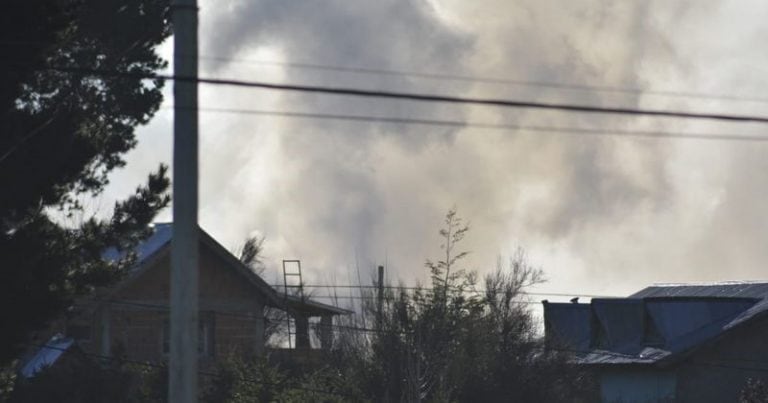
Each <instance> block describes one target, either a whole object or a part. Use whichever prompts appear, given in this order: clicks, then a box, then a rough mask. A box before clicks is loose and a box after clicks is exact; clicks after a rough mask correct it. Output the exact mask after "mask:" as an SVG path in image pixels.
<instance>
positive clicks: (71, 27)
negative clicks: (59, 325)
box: [0, 0, 170, 366]
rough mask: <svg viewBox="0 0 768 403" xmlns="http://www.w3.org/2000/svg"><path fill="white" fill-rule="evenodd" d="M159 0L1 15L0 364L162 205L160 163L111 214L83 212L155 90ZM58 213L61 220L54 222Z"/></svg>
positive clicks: (92, 279)
mask: <svg viewBox="0 0 768 403" xmlns="http://www.w3.org/2000/svg"><path fill="white" fill-rule="evenodd" d="M167 9H168V2H167V0H141V1H131V2H124V1H120V0H11V1H9V2H6V3H5V4H4V10H3V12H2V13H1V14H2V15H1V16H0V38H2V42H0V49H2V51H3V53H4V54H5V55H12V57H8V58H5V59H4V60H3V61H2V62H0V127H2V134H1V135H0V189H3V197H0V329H3V332H2V336H0V366H3V365H8V364H9V363H10V362H11V360H12V359H14V358H15V357H17V356H18V355H19V352H20V351H21V350H22V349H24V348H26V347H29V346H28V345H25V343H26V342H27V341H28V340H29V336H30V333H31V332H32V331H34V330H37V329H41V328H43V327H44V326H45V325H46V324H47V323H48V322H49V321H50V320H52V319H54V318H57V317H60V316H61V315H62V314H63V313H64V312H65V309H66V308H67V307H69V306H71V304H72V302H73V301H74V299H75V298H77V297H79V296H82V295H85V294H87V293H89V292H90V291H92V290H93V289H94V288H95V287H98V286H102V285H106V284H109V283H111V282H112V281H114V280H115V279H117V278H118V277H119V276H120V273H121V272H122V269H123V268H125V267H127V266H128V265H130V264H131V262H132V259H133V256H132V255H131V254H126V255H124V257H123V258H122V259H120V260H119V261H118V262H107V261H104V260H103V259H102V253H103V252H104V250H106V249H107V248H110V247H111V248H116V249H117V250H118V251H129V250H132V249H133V246H134V245H135V244H136V243H137V242H138V241H139V240H141V239H142V238H143V237H145V236H147V235H148V224H149V223H150V222H151V220H152V219H153V217H154V216H155V214H156V213H157V212H158V211H159V210H160V209H162V208H164V207H165V206H166V205H167V204H168V202H169V196H168V194H167V189H168V185H169V181H168V178H167V177H166V168H165V167H164V166H161V167H160V168H159V169H158V170H157V172H155V173H153V174H151V175H150V176H149V180H148V182H147V183H146V184H145V185H143V186H141V187H139V188H137V189H136V192H135V193H134V194H133V195H132V196H130V197H129V198H128V199H126V200H124V201H121V202H118V203H116V204H115V206H114V208H113V211H112V214H111V217H108V218H101V219H100V218H95V217H86V216H85V215H86V212H85V211H84V209H83V203H82V200H85V199H87V198H90V197H93V196H96V195H98V194H99V193H101V192H102V191H103V190H104V187H105V186H106V185H107V183H108V179H107V178H108V174H109V173H110V172H111V171H112V170H114V169H115V168H118V167H120V166H122V165H123V164H124V161H123V159H122V156H123V155H124V154H125V153H126V152H127V151H128V150H130V149H131V148H133V147H134V146H135V144H136V140H135V137H134V129H135V128H136V126H138V125H142V124H145V123H147V122H148V121H149V119H150V118H151V117H152V116H153V114H154V113H155V112H156V111H157V109H158V107H159V104H160V101H161V99H162V95H161V87H162V85H163V83H162V82H161V81H158V80H154V81H147V80H139V79H128V78H125V77H121V76H103V75H101V76H96V75H93V74H89V73H87V72H81V71H83V70H82V69H102V70H110V71H114V72H117V73H142V74H147V73H152V72H155V71H156V70H158V69H160V68H162V67H164V66H165V62H164V61H163V60H162V59H161V58H160V57H159V56H158V55H157V54H156V53H155V50H154V49H155V47H156V45H158V44H159V43H160V42H161V41H163V40H164V39H165V38H166V37H168V35H169V34H170V27H169V23H168V21H167V18H166V13H167ZM63 222H66V223H67V225H64V224H62V223H63Z"/></svg>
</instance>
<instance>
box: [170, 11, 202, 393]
mask: <svg viewBox="0 0 768 403" xmlns="http://www.w3.org/2000/svg"><path fill="white" fill-rule="evenodd" d="M171 7H172V9H171V10H172V13H173V14H172V22H173V35H174V38H173V70H174V76H175V78H176V79H175V80H174V82H173V104H174V117H173V238H171V320H170V322H171V323H170V325H171V326H170V327H171V329H170V331H171V334H170V344H171V356H170V363H169V367H168V371H169V374H168V377H169V382H168V400H169V401H170V402H171V403H195V402H197V338H198V329H197V313H198V312H197V310H198V307H197V302H198V301H197V299H198V295H197V293H198V286H197V283H198V250H197V247H198V244H197V237H198V226H197V197H198V195H197V176H198V175H197V169H198V152H197V148H198V147H197V128H198V121H197V81H196V79H197V0H173V3H172V5H171Z"/></svg>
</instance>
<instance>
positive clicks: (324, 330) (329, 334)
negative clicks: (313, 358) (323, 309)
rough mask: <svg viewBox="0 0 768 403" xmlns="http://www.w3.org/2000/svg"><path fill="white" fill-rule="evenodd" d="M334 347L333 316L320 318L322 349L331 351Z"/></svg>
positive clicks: (327, 315)
mask: <svg viewBox="0 0 768 403" xmlns="http://www.w3.org/2000/svg"><path fill="white" fill-rule="evenodd" d="M332 345H333V315H330V314H326V315H323V316H321V317H320V348H322V349H324V350H330V349H331V346H332Z"/></svg>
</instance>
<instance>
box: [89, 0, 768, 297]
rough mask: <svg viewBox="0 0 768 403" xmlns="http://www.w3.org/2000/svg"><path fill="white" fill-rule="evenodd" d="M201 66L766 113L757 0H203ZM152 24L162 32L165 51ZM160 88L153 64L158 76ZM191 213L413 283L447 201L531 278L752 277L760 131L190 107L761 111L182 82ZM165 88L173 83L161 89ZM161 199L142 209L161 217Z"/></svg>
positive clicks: (132, 179)
mask: <svg viewBox="0 0 768 403" xmlns="http://www.w3.org/2000/svg"><path fill="white" fill-rule="evenodd" d="M200 10H201V11H200V18H201V28H200V38H201V44H200V46H201V50H200V54H201V55H202V56H203V58H202V59H201V72H200V75H201V76H205V77H225V78H237V79H243V80H259V81H270V82H290V83H300V84H311V85H329V86H344V87H355V88H370V89H385V90H392V91H407V92H420V93H440V94H452V95H461V96H478V97H480V96H483V97H495V98H509V99H521V100H535V101H546V102H571V103H579V104H588V105H606V106H608V105H610V106H627V107H643V108H655V109H674V110H695V111H712V112H721V113H725V112H732V113H739V114H747V113H751V114H762V115H768V103H759V102H747V101H733V100H722V99H720V100H718V99H711V98H707V99H702V98H690V97H689V98H684V97H673V96H663V95H659V94H658V92H695V93H708V94H728V95H733V96H735V97H739V98H748V97H752V98H755V97H757V98H759V97H761V96H764V94H766V93H768V49H767V48H766V46H765V39H766V38H768V24H765V21H767V20H768V3H766V2H764V1H757V0H756V1H739V2H731V1H648V0H639V1H636V2H631V1H625V2H621V3H620V4H616V3H615V2H609V1H579V2H563V1H540V0H531V1H506V0H487V1H479V0H477V1H475V0H473V1H466V0H463V1H462V0H446V1H440V0H423V1H419V0H376V1H349V0H347V1H341V0H338V1H334V0H324V1H320V0H291V1H286V0H272V1H259V0H227V1H212V0H209V1H201V4H200ZM170 48H171V46H170V43H168V44H167V46H164V47H163V49H162V51H163V54H165V55H168V56H170ZM265 61H272V62H293V63H312V64H323V65H334V66H346V67H361V68H370V69H384V70H398V71H414V72H422V73H428V74H455V75H463V76H472V77H486V78H500V79H505V80H514V81H528V82H530V81H534V82H547V83H568V84H576V85H589V86H595V87H611V88H627V89H642V90H643V91H645V92H644V93H643V94H642V95H640V94H637V93H631V92H616V91H614V92H609V91H576V90H565V89H555V88H550V87H542V86H521V85H512V84H501V83H498V82H497V83H489V82H482V81H458V80H445V79H436V78H418V77H402V76H391V75H389V76H388V75H375V74H362V73H349V72H344V73H342V72H333V71H327V70H325V71H324V70H315V69H299V68H288V67H285V66H282V67H281V66H279V65H274V64H265V63H263V62H265ZM168 89H169V90H170V86H169V88H168ZM200 91H201V92H200V93H201V108H203V109H204V110H203V111H202V112H201V114H200V122H201V131H200V135H201V142H200V146H201V148H200V161H201V177H200V192H201V194H200V196H201V200H200V221H201V225H202V226H203V228H205V229H206V230H208V231H209V233H211V235H213V236H214V237H215V238H217V239H218V240H219V241H220V242H221V243H222V244H224V245H225V246H227V247H235V246H236V245H237V244H239V243H240V242H241V241H242V239H244V237H245V236H246V235H248V234H252V233H257V232H258V233H262V234H264V235H266V236H267V242H266V255H267V258H268V261H269V268H268V272H267V273H268V274H267V277H268V280H269V281H272V280H274V279H275V278H276V273H277V272H278V267H279V262H280V260H281V259H284V258H286V259H291V258H296V259H301V260H302V263H303V267H304V270H305V273H306V276H307V277H308V278H307V279H306V280H305V281H311V282H336V283H349V282H354V283H356V282H357V278H356V271H355V267H356V265H357V266H359V267H360V268H361V270H363V272H364V273H363V274H364V276H365V280H367V279H368V278H369V274H368V273H369V271H370V269H371V268H372V267H374V266H375V265H376V264H383V263H385V262H386V263H387V266H388V276H389V277H390V278H391V279H395V278H399V279H402V280H403V281H405V282H408V283H413V282H415V281H416V280H417V279H424V278H426V273H427V271H426V269H425V268H424V266H423V263H424V260H425V258H428V257H436V256H438V254H439V253H440V249H439V245H440V240H439V238H438V237H437V230H438V228H439V226H440V223H441V219H442V216H443V215H444V214H445V212H446V211H447V210H448V209H449V208H451V207H453V206H455V207H457V208H458V211H459V214H460V215H461V216H462V217H464V218H465V219H467V220H469V221H470V222H471V227H472V229H471V231H470V233H469V234H468V236H467V238H466V242H465V245H464V248H465V249H466V250H469V251H471V252H472V254H471V255H470V257H469V258H468V260H467V261H466V267H467V268H470V269H477V270H478V271H480V272H483V271H487V270H489V269H492V268H493V267H494V266H495V264H496V260H497V258H498V257H499V256H502V257H506V256H508V255H509V254H510V253H511V251H513V250H514V249H515V248H517V247H518V246H519V247H522V248H524V249H525V250H526V251H527V252H528V256H529V259H530V261H531V262H532V263H534V264H535V265H538V266H541V267H542V268H543V269H544V270H545V272H546V274H547V276H548V277H549V279H550V281H549V282H548V283H547V284H545V285H543V286H541V287H539V289H540V290H549V291H558V292H573V293H575V294H579V293H592V294H611V295H617V294H626V293H629V292H631V291H634V290H636V289H639V288H642V287H644V286H646V285H648V284H650V283H654V282H682V281H685V282H694V281H697V282H700V281H715V280H718V281H719V280H746V279H752V280H755V279H766V278H768V265H766V262H768V247H766V241H768V215H766V214H765V211H766V209H767V208H768V200H766V199H768V198H767V197H766V196H768V158H767V157H768V143H745V142H735V141H702V140H690V139H687V140H686V139H647V138H646V139H643V138H626V137H619V136H589V135H579V134H567V133H565V134H564V133H559V134H557V133H543V132H532V131H525V130H487V129H479V128H472V127H464V128H444V127H442V128H441V127H429V126H417V125H383V124H371V123H361V122H337V121H319V120H309V119H295V118H294V119H289V118H281V117H265V116H260V115H250V114H243V113H221V112H212V111H210V110H209V111H205V109H206V108H208V109H210V108H220V109H221V108H224V109H233V108H234V109H254V110H281V111H301V112H317V113H343V114H362V115H375V116H388V117H410V118H423V119H446V120H465V121H471V122H481V123H507V124H515V125H527V126H559V127H578V128H593V129H616V130H657V131H658V130H660V131H674V132H703V133H722V134H766V135H768V133H766V132H767V131H768V130H766V129H768V126H765V125H763V126H760V125H749V124H746V125H745V124H722V123H715V122H709V121H698V122H693V121H683V120H673V119H650V118H643V119H638V118H628V117H616V116H600V115H586V114H568V113H560V112H557V113H555V112H541V111H533V110H513V109H500V108H487V107H483V108H480V107H473V108H469V107H458V106H451V105H441V104H418V103H413V102H403V101H394V100H372V99H360V98H348V97H337V96H326V95H305V94H297V93H278V92H274V91H264V90H254V89H243V88H231V87H211V86H201V88H200ZM167 94H168V96H167V99H166V101H165V106H166V107H168V106H170V105H172V103H173V102H172V99H171V97H170V91H167ZM171 123H172V112H171V111H170V110H169V109H162V110H161V111H160V113H158V115H157V116H156V117H155V119H154V120H153V121H152V122H151V123H150V124H149V125H148V126H147V127H143V128H141V129H140V130H139V135H138V139H139V145H138V147H137V148H136V149H135V150H134V151H133V152H131V153H130V154H129V155H128V156H127V160H128V165H127V167H126V168H125V169H123V170H121V171H119V172H116V173H114V174H113V176H112V182H113V183H112V185H111V186H110V188H109V190H108V192H107V193H106V194H105V195H104V196H103V198H102V200H101V201H100V203H101V204H103V205H105V206H108V205H110V204H111V202H112V201H113V200H114V199H115V198H119V197H124V196H125V195H126V194H128V193H129V192H130V190H131V189H133V188H134V187H135V186H136V185H137V184H139V183H140V182H141V181H142V180H143V178H144V177H145V175H146V174H147V173H148V171H149V170H150V169H153V168H154V167H155V166H156V165H157V164H158V163H159V162H161V161H165V162H169V161H170V157H171V138H172V132H171V127H172V124H171ZM169 217H170V212H169V211H166V212H165V213H164V214H163V215H162V216H161V217H160V219H162V220H168V219H169Z"/></svg>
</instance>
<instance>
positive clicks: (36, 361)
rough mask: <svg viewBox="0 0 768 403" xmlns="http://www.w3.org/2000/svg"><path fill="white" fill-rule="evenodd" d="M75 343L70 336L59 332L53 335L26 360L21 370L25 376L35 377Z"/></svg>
mask: <svg viewBox="0 0 768 403" xmlns="http://www.w3.org/2000/svg"><path fill="white" fill-rule="evenodd" d="M74 343H75V341H74V340H73V339H71V338H69V337H63V336H61V335H58V334H57V335H55V336H53V337H52V338H51V339H50V340H49V341H48V342H47V343H45V345H44V346H42V347H40V348H39V349H38V350H37V351H35V352H34V353H33V354H32V355H31V356H30V357H28V358H27V359H26V360H25V361H24V363H23V364H22V365H21V371H19V372H21V375H22V376H24V377H25V378H32V377H34V376H35V375H37V373H38V372H40V371H42V370H44V369H45V368H48V367H50V366H51V365H53V364H54V363H55V362H56V361H57V360H58V359H59V358H60V357H61V355H62V354H64V353H65V352H66V351H67V350H68V349H69V348H70V347H72V345H73V344H74Z"/></svg>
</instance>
